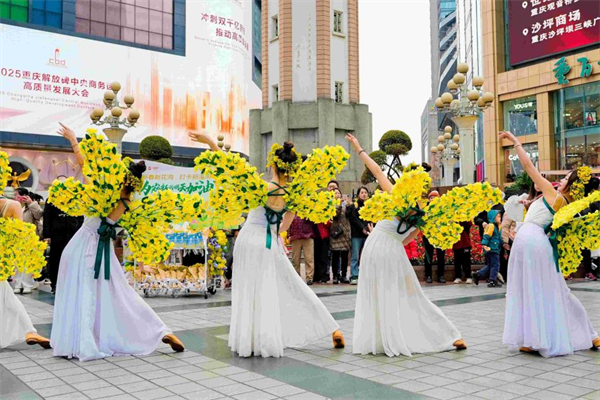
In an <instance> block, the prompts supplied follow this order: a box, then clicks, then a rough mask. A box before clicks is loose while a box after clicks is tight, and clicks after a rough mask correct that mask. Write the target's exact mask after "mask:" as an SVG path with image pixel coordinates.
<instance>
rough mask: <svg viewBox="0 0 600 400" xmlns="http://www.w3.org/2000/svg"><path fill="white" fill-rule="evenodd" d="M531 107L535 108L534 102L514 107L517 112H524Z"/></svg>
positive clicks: (518, 104)
mask: <svg viewBox="0 0 600 400" xmlns="http://www.w3.org/2000/svg"><path fill="white" fill-rule="evenodd" d="M531 107H533V101H529V102H527V103H517V104H515V105H514V108H515V110H524V109H526V108H531Z"/></svg>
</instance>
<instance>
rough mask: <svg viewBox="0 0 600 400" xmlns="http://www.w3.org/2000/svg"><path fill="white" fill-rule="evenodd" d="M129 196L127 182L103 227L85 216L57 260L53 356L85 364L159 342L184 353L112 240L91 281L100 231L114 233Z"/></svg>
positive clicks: (137, 167)
mask: <svg viewBox="0 0 600 400" xmlns="http://www.w3.org/2000/svg"><path fill="white" fill-rule="evenodd" d="M59 133H60V134H61V135H63V136H64V137H65V138H66V139H68V140H69V141H70V142H71V145H72V147H73V151H74V152H75V155H76V156H77V159H78V162H79V164H80V165H81V166H83V163H84V159H83V156H82V154H81V152H80V149H79V145H78V143H77V138H76V137H75V134H74V133H73V131H71V130H70V129H68V128H66V127H64V126H63V127H62V129H61V130H60V131H59ZM145 169H146V166H145V165H144V164H143V162H140V163H137V164H136V163H131V164H130V165H129V171H130V172H131V173H132V174H133V175H134V176H135V177H137V178H138V179H139V178H141V176H142V173H143V172H144V171H145ZM132 192H133V189H132V187H131V186H129V185H127V182H125V184H124V185H123V189H122V191H121V201H120V202H119V203H118V205H117V207H116V208H115V209H114V210H113V211H112V212H111V213H110V214H109V215H108V218H107V219H106V223H104V222H102V221H101V219H100V218H98V217H93V218H87V217H86V219H85V222H84V224H83V226H82V227H81V228H80V229H79V231H77V233H76V234H75V236H73V238H72V239H71V241H70V242H69V244H68V245H67V247H65V250H64V252H63V254H62V257H61V260H60V268H59V275H58V283H57V290H56V293H57V294H56V298H55V300H54V319H53V322H52V335H51V338H50V339H51V340H50V342H51V344H52V347H53V349H54V355H55V356H65V357H69V358H70V357H75V358H78V359H79V360H80V361H87V360H94V359H98V358H104V357H109V356H118V355H145V354H150V353H152V352H153V351H154V350H156V348H157V347H158V345H159V344H160V342H161V341H162V342H164V343H167V344H169V345H170V346H171V347H172V348H173V350H175V351H183V350H184V347H183V344H182V343H181V342H180V341H179V339H178V338H177V337H175V336H174V335H173V334H172V332H171V330H169V329H168V328H167V327H166V326H165V324H164V323H163V322H162V321H161V319H160V318H159V317H158V315H156V313H155V312H154V310H152V308H151V307H150V306H149V305H148V304H147V303H146V302H145V301H144V300H143V299H142V298H141V297H140V296H139V295H138V294H137V293H136V292H135V290H134V289H133V288H132V287H131V286H129V283H128V282H127V278H126V277H125V273H124V271H123V269H122V268H121V264H120V263H119V260H118V259H117V256H116V255H115V250H114V246H113V243H112V240H110V239H108V240H109V245H110V265H108V266H106V265H105V264H104V257H102V259H103V260H102V264H101V270H100V273H99V277H98V278H95V277H94V274H95V273H94V266H95V258H96V252H97V249H98V244H99V240H100V236H99V229H100V228H101V227H103V228H104V230H105V231H110V230H111V229H114V225H115V224H116V222H117V221H119V219H120V218H121V216H122V215H123V214H124V213H125V212H126V211H127V205H128V203H129V202H130V198H131V195H132ZM106 268H109V269H110V271H109V272H110V275H109V277H110V278H109V279H105V272H106V271H105V269H106Z"/></svg>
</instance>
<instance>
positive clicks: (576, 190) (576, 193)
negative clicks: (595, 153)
mask: <svg viewBox="0 0 600 400" xmlns="http://www.w3.org/2000/svg"><path fill="white" fill-rule="evenodd" d="M591 178H592V170H591V168H590V167H588V166H587V165H584V166H582V167H579V168H577V180H576V181H575V182H573V184H572V185H571V191H570V194H571V197H572V198H573V199H574V200H580V199H582V198H584V197H585V185H587V184H588V182H589V181H590V179H591Z"/></svg>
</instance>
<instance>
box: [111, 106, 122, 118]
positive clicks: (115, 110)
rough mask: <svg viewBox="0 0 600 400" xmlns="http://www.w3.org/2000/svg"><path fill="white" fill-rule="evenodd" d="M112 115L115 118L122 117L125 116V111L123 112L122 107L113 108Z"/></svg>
mask: <svg viewBox="0 0 600 400" xmlns="http://www.w3.org/2000/svg"><path fill="white" fill-rule="evenodd" d="M110 113H111V114H112V116H113V117H117V118H118V117H120V116H121V115H123V110H121V108H120V107H113V109H112V110H110Z"/></svg>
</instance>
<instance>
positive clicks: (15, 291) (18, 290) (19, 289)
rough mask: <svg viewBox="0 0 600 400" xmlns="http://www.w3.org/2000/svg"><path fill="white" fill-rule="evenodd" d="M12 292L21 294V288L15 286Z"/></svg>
mask: <svg viewBox="0 0 600 400" xmlns="http://www.w3.org/2000/svg"><path fill="white" fill-rule="evenodd" d="M13 293H14V294H21V288H18V289H17V288H14V289H13Z"/></svg>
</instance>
